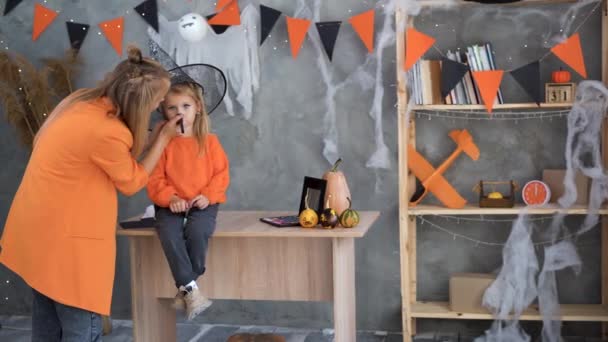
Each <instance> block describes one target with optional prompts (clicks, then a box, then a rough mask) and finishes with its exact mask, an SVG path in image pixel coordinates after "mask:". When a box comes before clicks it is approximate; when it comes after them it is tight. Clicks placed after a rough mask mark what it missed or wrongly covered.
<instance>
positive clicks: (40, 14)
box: [32, 3, 58, 41]
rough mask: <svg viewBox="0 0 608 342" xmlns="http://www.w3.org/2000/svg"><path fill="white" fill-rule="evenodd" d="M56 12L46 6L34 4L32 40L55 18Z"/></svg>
mask: <svg viewBox="0 0 608 342" xmlns="http://www.w3.org/2000/svg"><path fill="white" fill-rule="evenodd" d="M57 14H58V13H57V12H55V11H53V10H52V9H49V8H46V7H44V6H42V5H41V4H38V3H37V4H34V28H33V29H32V40H34V41H35V40H36V39H38V37H40V34H41V33H42V32H44V30H46V28H47V27H49V25H51V23H52V22H53V20H55V18H57Z"/></svg>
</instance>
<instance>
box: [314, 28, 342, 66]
mask: <svg viewBox="0 0 608 342" xmlns="http://www.w3.org/2000/svg"><path fill="white" fill-rule="evenodd" d="M340 24H342V22H341V21H325V22H321V23H316V25H317V31H319V36H321V42H322V43H323V47H324V48H325V52H327V57H329V60H330V61H331V57H332V56H333V54H334V45H335V44H336V38H337V37H338V32H339V31H340Z"/></svg>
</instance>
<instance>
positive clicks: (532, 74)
mask: <svg viewBox="0 0 608 342" xmlns="http://www.w3.org/2000/svg"><path fill="white" fill-rule="evenodd" d="M434 44H435V38H433V37H431V36H428V35H426V34H424V33H422V32H419V31H417V30H416V29H414V28H408V29H407V31H406V43H405V60H404V64H403V69H404V70H405V71H407V70H409V69H411V68H412V67H413V66H414V64H416V62H417V61H418V60H419V59H420V58H421V57H422V56H423V55H424V54H425V53H426V52H427V51H428V50H429V49H430V48H431V47H433V45H434ZM550 52H551V53H553V54H554V55H555V56H556V57H558V58H559V59H560V60H561V61H562V62H564V63H565V64H566V65H568V66H569V67H571V68H572V69H573V70H574V71H576V72H577V73H578V74H579V75H581V77H583V78H587V70H586V68H585V59H584V56H583V50H582V48H581V41H580V36H579V34H578V32H577V33H574V34H573V35H571V36H570V37H569V38H568V39H566V40H564V41H563V42H561V43H559V44H557V45H555V46H553V47H552V48H551V50H550ZM543 58H544V57H543ZM543 58H541V59H540V60H542V59H543ZM540 60H538V61H535V62H532V63H529V64H527V65H524V66H522V67H519V68H516V69H513V70H485V71H474V70H471V69H470V68H469V66H468V65H467V64H463V63H460V62H456V61H453V60H450V59H448V58H446V57H443V58H442V59H441V80H442V82H441V96H442V97H443V98H445V97H446V96H447V95H448V94H449V93H450V91H452V90H453V89H454V87H456V85H457V84H458V83H460V82H461V80H462V78H463V77H464V76H465V75H466V74H467V73H468V72H469V71H470V72H471V74H472V76H473V80H474V81H475V83H476V84H477V86H478V89H479V92H480V97H481V99H482V101H483V103H484V105H485V106H486V109H487V111H488V113H492V109H493V106H494V102H495V99H496V96H497V94H498V89H499V87H500V83H501V82H502V79H503V76H504V73H505V72H509V73H510V74H511V76H513V78H514V79H515V80H516V81H517V83H518V84H519V85H520V86H521V87H522V88H523V89H524V90H525V91H526V92H527V93H528V94H529V95H530V96H531V97H532V98H533V99H534V101H535V102H536V103H537V104H540V102H542V100H541V98H542V94H541V91H540V83H541V81H540V79H541V78H540Z"/></svg>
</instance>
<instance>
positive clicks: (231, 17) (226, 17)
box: [209, 0, 241, 26]
mask: <svg viewBox="0 0 608 342" xmlns="http://www.w3.org/2000/svg"><path fill="white" fill-rule="evenodd" d="M224 2H226V1H224ZM222 3H223V2H222ZM219 4H220V3H218V5H219ZM240 24H241V13H240V9H239V3H238V1H237V0H232V1H230V2H229V3H227V4H225V6H224V7H223V9H222V11H221V12H219V13H217V14H216V15H215V16H213V17H212V18H211V19H210V20H209V25H228V26H233V25H240Z"/></svg>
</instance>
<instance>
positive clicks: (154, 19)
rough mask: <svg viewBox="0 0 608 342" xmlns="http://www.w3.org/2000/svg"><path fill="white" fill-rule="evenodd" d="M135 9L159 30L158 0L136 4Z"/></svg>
mask: <svg viewBox="0 0 608 342" xmlns="http://www.w3.org/2000/svg"><path fill="white" fill-rule="evenodd" d="M134 9H135V11H136V12H137V13H138V14H139V15H141V17H142V18H144V20H145V21H146V22H147V23H148V25H150V26H152V28H153V29H154V30H155V31H156V32H158V5H157V4H156V0H146V1H144V2H142V3H141V4H139V5H137V6H135V8H134Z"/></svg>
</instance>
